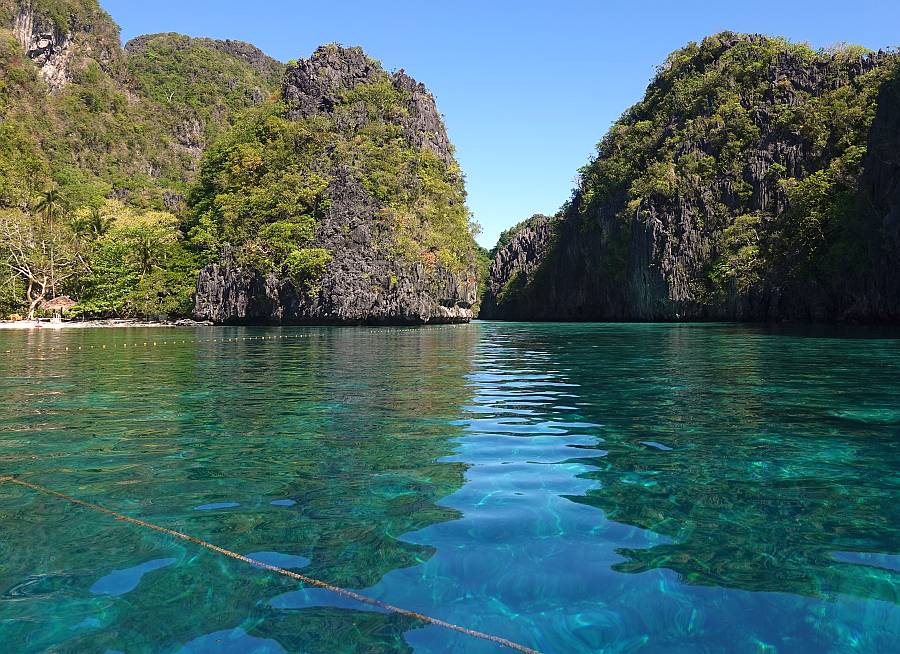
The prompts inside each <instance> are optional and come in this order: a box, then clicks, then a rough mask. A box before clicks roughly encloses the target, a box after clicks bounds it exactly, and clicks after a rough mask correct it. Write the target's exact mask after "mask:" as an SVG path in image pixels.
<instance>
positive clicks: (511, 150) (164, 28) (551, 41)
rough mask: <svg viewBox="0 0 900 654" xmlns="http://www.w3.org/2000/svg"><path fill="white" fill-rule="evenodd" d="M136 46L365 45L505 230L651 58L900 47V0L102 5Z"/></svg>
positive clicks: (582, 157) (626, 100)
mask: <svg viewBox="0 0 900 654" xmlns="http://www.w3.org/2000/svg"><path fill="white" fill-rule="evenodd" d="M101 4H102V5H103V7H104V8H105V9H106V10H107V11H109V13H111V14H112V16H113V18H115V19H116V21H117V22H118V23H119V25H120V26H121V27H122V37H123V39H124V40H128V39H130V38H132V37H134V36H138V35H140V34H148V33H153V32H181V33H184V34H189V35H191V36H209V37H213V38H222V39H224V38H232V39H240V40H243V41H249V42H251V43H253V44H254V45H256V46H258V47H260V48H262V49H263V50H264V51H265V52H267V53H268V54H269V55H271V56H273V57H275V58H276V59H280V60H281V61H288V60H290V59H298V58H303V57H307V56H309V54H311V53H312V51H313V50H315V48H316V46H318V45H320V44H322V43H333V42H336V43H342V44H344V45H360V46H362V47H363V48H364V49H365V50H366V52H367V53H368V54H369V55H370V56H372V57H375V58H376V59H380V60H381V61H382V62H383V63H384V65H385V67H386V68H387V69H388V70H394V69H397V68H404V69H406V71H407V72H408V73H409V74H410V75H412V76H413V77H415V78H416V79H418V80H419V81H420V82H423V83H425V84H426V86H428V88H429V89H430V90H431V92H432V93H434V95H435V96H436V97H437V101H438V108H439V109H440V110H441V112H442V113H443V114H444V116H445V120H446V123H447V129H448V130H449V133H450V138H451V140H452V141H453V143H454V144H455V145H456V148H457V156H458V158H459V161H460V164H461V165H462V168H463V170H464V171H465V173H466V177H467V180H468V184H467V186H468V190H469V207H470V208H471V209H472V211H473V212H474V214H475V218H476V220H478V221H479V222H480V223H481V224H482V225H483V226H484V233H483V235H482V236H481V237H480V239H479V240H480V241H481V243H482V244H483V245H485V246H488V247H490V246H492V245H493V243H494V242H495V241H496V239H497V236H498V234H499V233H500V231H502V230H503V229H505V228H506V227H509V226H510V225H513V224H515V223H516V222H518V221H519V220H521V219H523V218H526V217H528V216H530V215H531V214H533V213H539V212H540V213H553V212H555V211H556V210H557V209H558V208H559V206H560V205H561V204H562V203H563V202H564V201H565V200H566V199H567V198H568V197H569V194H570V192H571V189H572V187H573V185H574V180H575V176H576V173H577V170H578V168H579V167H580V166H582V165H583V164H585V163H586V162H587V161H588V159H589V158H590V156H591V153H592V151H593V148H594V145H595V144H596V143H597V141H599V140H600V138H601V137H602V136H603V134H604V133H605V132H606V130H607V129H608V128H609V126H610V124H611V123H612V121H614V120H615V119H616V118H618V116H619V115H620V114H621V113H622V112H623V111H624V110H625V109H627V108H628V107H629V106H630V105H631V104H633V103H634V102H636V101H637V100H638V99H640V97H641V96H642V95H643V92H644V89H645V87H646V85H647V83H648V82H649V81H650V79H651V78H652V77H653V74H654V70H655V67H656V66H657V65H659V64H660V63H662V62H663V61H664V60H665V58H666V56H667V55H668V53H669V52H671V51H672V50H675V49H677V48H679V47H681V46H682V45H684V44H686V43H687V42H689V41H692V40H699V39H702V38H703V37H704V36H706V35H708V34H712V33H715V32H719V31H722V30H726V29H730V30H734V31H739V32H760V33H765V34H771V35H780V36H786V37H788V38H790V39H791V40H794V41H804V42H808V43H810V44H812V45H813V46H815V47H823V46H828V45H832V44H835V43H838V42H842V41H846V42H850V43H858V44H861V45H865V46H868V47H870V48H873V49H878V48H881V47H886V46H897V45H900V0H856V1H854V2H848V1H847V0H750V1H737V0H710V1H707V2H701V1H700V0H619V1H617V2H607V1H604V0H597V1H594V2H590V1H588V0H555V1H552V2H551V1H546V2H528V1H527V0H525V1H523V0H520V1H513V0H496V1H491V0H452V1H451V0H447V1H444V2H440V1H436V0H395V1H391V0H383V1H382V2H373V1H372V0H343V1H338V0H331V1H328V0H326V1H324V2H323V1H322V0H317V1H315V2H309V1H306V0H257V1H255V2H250V1H248V0H152V1H151V0H145V1H141V2H138V1H136V0H101Z"/></svg>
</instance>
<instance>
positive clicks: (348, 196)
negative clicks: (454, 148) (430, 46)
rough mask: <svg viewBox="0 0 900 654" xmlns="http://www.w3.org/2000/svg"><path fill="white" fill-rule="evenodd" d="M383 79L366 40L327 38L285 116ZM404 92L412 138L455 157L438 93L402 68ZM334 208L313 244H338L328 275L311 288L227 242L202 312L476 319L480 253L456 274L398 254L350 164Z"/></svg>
mask: <svg viewBox="0 0 900 654" xmlns="http://www.w3.org/2000/svg"><path fill="white" fill-rule="evenodd" d="M380 79H384V72H383V71H382V69H381V67H380V65H379V64H378V63H377V62H374V61H373V60H371V59H369V58H368V57H367V56H366V55H365V54H364V53H363V51H362V50H360V49H359V48H342V47H339V46H333V45H332V46H324V47H322V48H319V49H318V50H317V51H316V53H315V54H314V55H313V56H312V57H311V58H310V59H308V60H303V61H300V62H298V63H297V64H296V65H294V66H291V67H289V69H288V71H287V73H286V75H285V79H284V88H283V94H282V96H283V99H284V101H285V103H286V104H287V114H286V115H287V116H288V117H289V118H290V119H293V120H300V119H304V118H308V117H310V116H315V115H322V114H331V113H332V112H333V110H334V108H335V106H336V105H337V104H338V103H339V102H341V101H342V96H343V94H344V93H346V91H347V90H352V89H354V88H356V87H357V86H358V85H360V84H370V83H373V82H376V81H378V80H380ZM387 79H388V80H389V81H390V83H391V84H393V85H394V86H395V87H396V88H397V89H398V90H401V91H402V92H403V97H404V99H405V101H406V104H407V111H406V112H404V115H403V116H398V117H396V120H400V121H402V127H403V132H404V136H405V139H406V141H407V142H408V144H409V145H411V146H413V147H415V148H428V149H430V150H432V151H433V152H434V153H435V154H437V155H438V156H439V157H441V158H442V159H443V160H444V161H445V162H447V163H451V162H452V161H453V155H452V152H451V148H450V143H449V139H448V138H447V133H446V130H445V129H444V125H443V121H442V120H441V118H440V115H439V114H438V113H437V108H436V106H435V102H434V98H433V97H432V96H431V94H430V93H428V91H427V90H426V89H425V87H424V86H422V85H421V84H419V83H417V82H415V80H412V79H411V78H410V77H408V76H407V75H406V74H405V73H403V72H402V71H401V72H399V73H395V74H393V75H390V76H388V77H387ZM351 114H352V120H353V121H355V123H354V124H352V125H343V126H342V127H343V128H344V129H346V130H353V129H355V128H358V127H359V126H361V125H363V124H365V121H366V120H368V118H367V113H366V111H365V107H362V108H361V111H354V112H351ZM329 177H330V182H329V185H328V190H327V196H328V200H329V202H328V204H329V208H328V209H327V211H326V212H325V215H324V217H323V218H322V219H320V220H319V222H318V225H317V227H316V234H315V240H314V244H313V245H314V247H317V248H324V249H326V250H328V251H329V252H330V253H331V260H330V262H329V263H328V266H327V270H326V272H325V275H324V277H323V278H322V279H321V280H320V281H319V282H318V283H317V284H316V285H315V287H314V288H313V289H310V290H300V289H297V288H296V287H295V286H294V284H292V283H291V282H290V281H289V280H286V279H280V278H278V277H277V276H275V275H273V274H269V275H265V274H262V273H260V272H258V271H256V270H252V269H248V268H245V267H242V266H240V265H239V264H238V262H237V261H236V257H235V251H234V250H232V249H227V250H226V251H225V254H224V255H223V257H222V259H221V261H220V262H218V263H216V264H213V265H210V266H207V267H206V268H205V269H204V270H203V271H201V274H200V279H199V281H198V284H197V293H196V301H195V308H194V315H195V317H197V318H198V319H204V320H212V321H214V322H216V323H230V324H234V323H275V324H424V323H457V322H467V321H469V320H471V319H472V317H473V311H472V306H473V305H474V304H475V303H476V301H477V291H478V289H477V282H476V279H475V270H474V262H473V266H472V268H471V269H470V270H468V271H466V272H464V273H453V272H450V271H449V270H447V269H445V268H444V267H443V266H442V265H441V264H440V263H439V262H430V263H429V262H425V261H418V262H411V261H408V260H406V259H404V258H403V257H401V256H398V254H397V252H396V251H395V244H394V243H393V234H392V230H391V227H390V225H388V224H386V223H385V222H384V220H382V219H381V218H380V217H379V209H380V203H379V202H378V201H377V200H376V199H375V198H373V197H372V196H371V195H370V194H369V193H368V192H367V191H366V190H365V188H363V185H362V184H361V183H360V181H359V179H358V178H357V177H356V176H355V174H354V172H353V170H351V169H349V168H344V167H341V168H338V169H335V170H331V171H330V173H329Z"/></svg>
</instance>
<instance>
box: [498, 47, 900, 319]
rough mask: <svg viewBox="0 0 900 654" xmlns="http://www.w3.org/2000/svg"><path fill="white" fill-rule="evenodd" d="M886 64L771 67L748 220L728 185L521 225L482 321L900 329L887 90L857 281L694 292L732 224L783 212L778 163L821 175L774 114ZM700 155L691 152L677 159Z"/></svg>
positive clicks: (615, 201)
mask: <svg viewBox="0 0 900 654" xmlns="http://www.w3.org/2000/svg"><path fill="white" fill-rule="evenodd" d="M739 38H751V39H752V38H759V37H739ZM724 47H728V44H725V46H724ZM890 59H891V56H890V55H887V54H884V53H878V54H875V55H871V56H866V57H860V58H859V59H858V60H855V61H853V62H851V64H850V65H849V66H848V68H847V69H846V74H842V75H837V74H835V71H834V70H833V69H832V68H830V66H829V64H828V62H814V63H813V64H812V65H810V63H809V62H808V61H803V60H800V59H795V58H793V57H791V56H782V57H780V58H779V59H778V60H777V61H776V63H775V64H774V65H773V66H772V68H771V70H770V71H769V74H770V82H771V86H770V91H769V93H768V96H767V97H765V98H764V99H763V101H762V102H761V103H757V104H756V105H755V106H756V107H757V109H756V112H755V115H754V120H755V122H756V125H757V126H758V127H759V128H760V131H761V138H760V141H759V145H758V147H757V148H755V149H754V150H752V151H751V152H750V153H749V154H748V156H747V158H746V159H745V161H744V162H743V163H744V171H743V179H744V181H746V182H747V183H748V184H749V185H750V187H751V188H752V197H751V199H750V201H749V205H750V206H749V208H747V207H743V208H742V202H741V201H740V199H739V198H738V197H737V194H736V191H735V189H734V185H733V182H732V181H731V180H730V179H728V178H725V177H719V178H716V179H715V180H713V181H712V182H711V183H709V184H707V185H706V186H704V187H703V188H700V189H698V190H697V192H696V193H690V194H678V195H677V196H676V197H675V198H673V199H665V198H659V197H656V196H654V197H651V198H650V199H648V200H645V201H644V202H643V203H642V204H641V205H640V206H639V207H638V208H637V210H636V211H635V212H634V213H633V214H631V215H624V212H625V207H626V202H627V198H626V197H625V196H624V194H622V195H620V196H619V197H615V198H612V199H610V200H609V201H607V202H604V203H600V205H599V206H596V205H592V206H590V207H589V208H587V209H585V208H584V207H581V206H580V202H581V198H580V197H579V195H578V194H577V193H576V195H575V196H574V198H573V201H572V203H571V204H570V206H568V207H567V209H566V210H565V211H564V213H563V215H562V216H561V217H560V219H559V220H558V221H557V222H556V223H554V225H553V229H552V230H551V229H548V228H547V227H546V226H538V227H535V226H526V227H525V228H524V229H523V230H522V231H521V232H520V233H519V234H518V235H516V236H515V237H514V238H513V239H512V240H511V241H510V242H509V243H508V244H507V245H506V246H505V247H503V248H501V249H500V250H499V251H498V252H497V254H496V257H495V260H494V262H493V265H492V268H491V277H490V282H489V288H488V292H487V297H486V298H485V299H484V301H483V306H484V309H483V313H482V315H483V316H485V317H491V318H499V319H509V320H612V321H615V320H625V321H627V320H637V321H656V320H658V321H671V320H742V321H769V320H805V321H840V320H856V321H893V322H900V281H898V279H900V276H898V274H897V270H898V268H897V261H898V259H900V172H898V171H900V158H898V154H897V153H898V152H900V99H898V98H900V92H898V91H897V87H898V84H897V82H896V81H894V82H893V83H889V84H887V85H886V86H885V88H884V89H883V90H882V93H881V97H880V99H879V106H878V112H877V115H876V118H875V122H874V124H873V126H872V133H871V136H870V139H869V156H868V159H867V161H866V165H865V170H866V172H865V174H864V176H863V179H862V181H861V193H860V198H859V206H860V226H859V234H858V238H859V239H860V242H861V244H862V245H863V246H864V247H865V249H866V250H867V251H868V253H869V256H870V257H871V261H870V262H869V263H867V264H866V265H865V266H864V269H861V270H856V269H854V266H851V265H850V264H849V263H848V264H847V266H846V269H845V270H843V271H839V272H837V273H836V274H833V275H831V276H830V277H829V278H819V279H812V280H806V281H804V282H797V281H795V280H791V279H790V278H788V277H787V276H779V275H777V274H775V275H772V276H771V277H769V278H766V279H763V280H762V281H761V282H760V283H759V284H757V285H755V286H754V287H752V288H750V289H749V290H748V289H737V288H734V287H732V288H729V289H727V292H726V293H725V296H724V297H722V296H716V297H714V298H712V299H711V298H710V297H709V296H708V295H704V289H703V288H702V286H703V282H704V280H707V279H708V271H709V267H710V265H711V262H712V261H714V260H715V257H716V255H717V254H718V252H717V248H718V247H719V246H720V245H719V244H720V243H721V236H722V229H723V226H724V224H727V223H725V222H723V221H725V220H728V219H731V218H733V217H734V216H736V215H738V214H739V213H747V214H753V215H757V216H759V217H760V219H761V220H762V221H763V223H762V224H763V225H765V224H766V223H765V221H767V220H772V219H773V218H772V216H777V215H778V214H781V213H782V212H783V211H784V210H785V209H786V208H787V207H788V198H787V195H786V192H785V190H784V189H783V188H782V187H781V186H780V185H778V184H776V183H773V181H772V178H771V175H770V169H771V168H772V166H773V165H775V164H776V163H777V164H779V165H781V166H784V167H785V169H786V171H787V172H786V175H787V176H790V177H805V176H806V175H807V174H808V173H809V171H814V170H819V169H821V168H822V167H823V166H824V165H827V161H822V160H820V159H819V158H818V157H820V156H821V155H818V154H816V153H815V152H813V151H812V149H811V147H810V145H809V144H808V142H807V141H806V140H805V139H804V137H803V136H802V135H800V134H795V133H791V132H789V131H787V130H784V129H781V128H780V127H779V125H778V123H777V121H776V120H775V118H774V112H772V111H770V109H771V108H772V106H773V105H775V104H796V102H798V100H797V97H796V91H797V90H803V91H805V92H807V93H811V94H812V95H819V94H821V93H823V92H825V91H827V90H830V89H834V88H838V87H840V86H842V85H849V84H853V80H854V79H855V78H856V77H858V76H859V75H862V74H864V73H866V72H868V71H871V70H873V69H874V68H875V67H877V66H881V65H884V64H885V63H887V62H888V61H890ZM782 81H787V82H788V83H780V82H782ZM707 148H708V144H704V143H690V142H686V143H685V144H684V145H683V152H682V153H681V154H685V153H689V152H693V151H701V152H708V151H709V150H708V149H707ZM866 207H869V208H870V209H866ZM723 208H724V211H725V214H726V215H725V216H722V211H723ZM869 214H871V215H869ZM717 216H718V217H719V218H718V221H719V222H718V223H717V222H716V220H717Z"/></svg>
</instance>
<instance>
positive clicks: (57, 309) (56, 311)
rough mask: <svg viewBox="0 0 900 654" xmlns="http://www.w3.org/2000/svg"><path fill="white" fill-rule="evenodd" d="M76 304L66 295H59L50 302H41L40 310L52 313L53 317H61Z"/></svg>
mask: <svg viewBox="0 0 900 654" xmlns="http://www.w3.org/2000/svg"><path fill="white" fill-rule="evenodd" d="M76 304H78V303H77V302H76V301H75V300H73V299H72V298H70V297H69V296H68V295H60V296H59V297H56V298H53V299H52V300H44V301H43V302H41V306H40V310H41V311H45V312H47V313H52V314H53V315H54V316H57V315H59V316H62V315H63V314H64V313H65V312H66V311H69V310H70V309H71V308H72V307H74V306H75V305H76Z"/></svg>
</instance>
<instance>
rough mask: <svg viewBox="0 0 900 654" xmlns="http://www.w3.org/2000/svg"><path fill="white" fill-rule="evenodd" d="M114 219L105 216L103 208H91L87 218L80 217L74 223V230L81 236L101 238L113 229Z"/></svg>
mask: <svg viewBox="0 0 900 654" xmlns="http://www.w3.org/2000/svg"><path fill="white" fill-rule="evenodd" d="M112 223H113V219H112V218H111V217H109V216H106V215H104V213H103V208H102V207H96V206H94V207H91V208H90V210H89V213H88V214H87V215H86V216H79V217H78V218H75V219H74V220H73V221H72V229H73V230H74V231H75V233H76V234H78V235H79V236H90V237H92V238H95V239H97V238H100V237H101V236H103V235H104V234H106V232H108V231H109V228H110V227H112Z"/></svg>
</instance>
